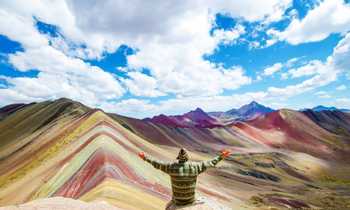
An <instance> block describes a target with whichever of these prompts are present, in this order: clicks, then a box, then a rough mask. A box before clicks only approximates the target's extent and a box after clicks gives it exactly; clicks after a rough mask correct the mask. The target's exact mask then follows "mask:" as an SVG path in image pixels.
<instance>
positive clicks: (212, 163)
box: [198, 150, 230, 173]
mask: <svg viewBox="0 0 350 210" xmlns="http://www.w3.org/2000/svg"><path fill="white" fill-rule="evenodd" d="M228 156H230V152H229V151H228V150H222V151H221V154H220V155H218V156H216V157H214V158H213V159H211V160H207V161H202V162H200V164H199V165H198V166H199V168H198V172H199V173H202V172H204V171H205V170H207V169H208V168H213V167H215V166H216V165H217V164H218V163H219V162H220V161H222V160H223V159H224V158H226V157H228Z"/></svg>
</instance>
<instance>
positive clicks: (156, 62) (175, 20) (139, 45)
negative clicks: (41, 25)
mask: <svg viewBox="0 0 350 210" xmlns="http://www.w3.org/2000/svg"><path fill="white" fill-rule="evenodd" d="M290 3H291V1H290V0H284V1H278V0H268V1H264V2H263V3H262V2H261V3H259V2H256V1H250V0H249V1H244V2H240V3H238V2H227V1H216V2H212V1H206V2H202V1H180V2H177V3H176V4H173V3H172V2H169V1H152V2H147V1H141V0H131V1H127V2H125V1H118V0H107V1H103V2H98V4H96V1H81V0H70V1H59V0H54V1H40V2H32V1H22V0H17V1H9V2H4V3H3V4H2V5H1V8H2V10H1V11H2V13H0V14H1V15H2V16H3V18H1V21H2V22H1V23H2V24H1V28H2V30H1V31H0V32H1V33H4V34H6V35H7V36H9V37H10V38H11V39H13V40H16V41H18V42H20V43H21V44H23V45H24V47H25V52H24V53H22V54H16V55H14V56H11V59H10V61H11V62H12V63H14V64H15V66H16V67H17V68H18V69H19V70H20V71H26V70H28V69H30V68H37V69H38V70H39V71H43V72H45V74H50V72H51V73H52V72H53V71H54V69H55V70H57V68H58V67H59V66H62V68H61V69H59V71H62V69H63V68H65V67H68V68H70V70H71V72H70V73H71V74H79V73H77V72H83V71H84V72H89V70H90V69H92V71H93V72H97V74H99V76H97V77H96V78H102V77H105V78H107V84H108V86H107V88H106V89H107V90H105V92H106V94H102V95H103V96H104V97H105V98H111V97H119V96H121V95H122V93H123V88H122V87H121V86H120V84H119V83H118V81H117V80H116V79H115V78H113V76H112V75H110V74H109V73H103V70H102V69H98V68H97V67H92V66H89V65H88V64H84V63H83V61H82V60H81V61H79V58H90V59H91V58H97V59H100V58H101V56H102V55H103V53H106V52H113V51H114V50H116V49H117V48H118V47H119V46H120V45H121V44H126V45H128V46H130V47H132V48H135V49H137V53H136V54H134V55H130V56H128V59H127V60H128V68H127V69H128V70H130V71H136V72H138V71H141V69H143V68H148V69H150V75H142V74H140V73H130V74H128V75H129V78H127V79H125V80H123V81H124V82H123V84H124V85H125V86H126V88H127V89H128V90H129V91H130V92H131V93H132V94H135V95H136V96H148V97H156V96H161V95H164V94H179V95H180V96H188V95H197V94H199V95H216V94H220V93H222V92H223V91H224V90H226V89H228V90H233V89H236V88H239V87H240V86H241V85H245V84H249V83H250V81H251V79H250V78H249V77H248V76H246V75H245V72H244V70H243V69H242V68H240V67H232V68H227V69H226V68H223V67H222V66H218V65H214V64H212V63H210V62H208V61H206V60H204V58H203V56H204V55H208V54H211V53H213V52H214V51H215V50H216V48H217V47H218V45H219V44H220V43H222V44H229V43H230V42H232V41H234V40H235V39H237V38H239V36H240V35H241V34H243V33H244V28H243V27H242V26H237V27H236V28H234V29H232V30H227V31H220V30H218V31H216V32H214V35H210V33H209V32H210V30H211V29H212V26H213V21H214V15H215V14H217V13H224V14H226V15H229V16H232V17H238V18H243V19H246V20H248V21H264V22H270V21H276V20H279V19H280V18H281V17H282V14H283V11H284V10H285V9H286V8H287V7H288V6H289V5H290ZM33 16H35V17H36V18H37V19H39V20H41V21H43V22H46V23H49V24H53V25H56V26H58V29H59V30H60V33H61V34H63V35H64V39H63V37H58V38H52V37H51V38H50V37H46V36H43V35H42V34H40V33H39V32H38V31H37V30H36V29H35V27H34V22H33ZM8 20H9V21H8ZM11 27H13V28H11ZM28 37H30V39H29V38H28ZM48 39H49V40H50V42H51V46H47V45H48ZM70 43H74V44H75V46H78V47H76V48H74V49H71V48H70V46H69V44H70ZM81 45H82V46H85V47H79V46H81ZM43 46H44V49H43V50H42V52H40V51H41V49H39V48H41V47H43ZM45 46H46V47H45ZM33 48H37V49H36V50H34V49H33ZM49 51H52V52H53V54H54V55H55V56H58V58H53V57H54V56H51V57H50V56H48V55H46V54H45V55H43V54H44V52H47V53H49ZM59 52H61V53H59ZM40 56H42V57H43V58H46V59H38V57H40ZM31 59H33V61H32V62H31V61H30V60H31ZM51 59H52V60H51ZM74 59H78V60H74ZM34 61H35V62H34ZM60 62H65V63H64V64H63V65H62V64H61V63H60ZM67 65H68V66H67ZM74 65H78V66H77V67H76V66H74ZM49 69H51V70H52V71H51V70H50V72H49ZM75 69H78V70H75ZM82 69H85V70H82ZM41 75H43V74H39V76H41ZM88 75H90V74H88ZM87 77H88V78H86V79H83V76H82V75H80V76H79V77H72V78H76V79H78V78H79V80H78V81H82V80H86V81H84V84H86V83H87V81H90V82H91V83H96V84H100V83H99V82H98V81H96V80H94V77H91V76H87ZM72 78H71V79H72ZM12 82H14V81H12ZM90 86H91V85H89V86H88V87H90ZM145 86H147V88H145ZM93 92H96V97H97V95H100V94H99V93H98V91H93ZM107 93H108V94H107ZM112 93H113V94H112ZM107 96H108V97H107ZM100 99H101V98H100ZM94 101H98V99H96V100H94Z"/></svg>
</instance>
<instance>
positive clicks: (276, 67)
mask: <svg viewBox="0 0 350 210" xmlns="http://www.w3.org/2000/svg"><path fill="white" fill-rule="evenodd" d="M282 67H283V65H282V63H275V64H274V65H272V66H269V67H267V68H266V69H264V71H263V74H264V75H265V76H270V75H272V74H274V73H276V72H278V71H280V70H281V69H282Z"/></svg>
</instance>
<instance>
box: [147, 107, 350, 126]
mask: <svg viewBox="0 0 350 210" xmlns="http://www.w3.org/2000/svg"><path fill="white" fill-rule="evenodd" d="M307 110H312V111H314V112H323V111H340V112H349V111H350V110H348V109H338V108H336V107H326V106H321V105H320V106H316V107H314V108H312V109H302V110H300V111H301V112H303V111H307ZM275 111H277V110H274V109H272V108H270V107H267V106H264V105H262V104H259V103H258V102H256V101H252V102H250V103H249V104H246V105H243V106H241V107H240V108H238V109H230V110H228V111H226V112H222V111H217V112H205V111H203V110H202V109H201V108H197V109H195V110H192V111H190V112H187V113H185V114H182V115H164V114H160V115H157V116H154V117H152V118H145V119H143V120H144V121H147V122H152V123H156V124H163V125H166V126H169V127H181V128H188V127H198V128H214V127H220V126H225V125H228V124H231V123H234V122H238V121H248V120H253V119H255V118H257V117H259V116H262V115H266V114H268V113H271V112H275Z"/></svg>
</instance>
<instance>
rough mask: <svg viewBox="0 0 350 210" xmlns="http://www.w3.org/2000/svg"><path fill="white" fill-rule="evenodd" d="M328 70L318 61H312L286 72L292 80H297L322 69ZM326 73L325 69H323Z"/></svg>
mask: <svg viewBox="0 0 350 210" xmlns="http://www.w3.org/2000/svg"><path fill="white" fill-rule="evenodd" d="M324 68H328V67H327V66H325V65H324V64H323V63H322V62H321V61H319V60H312V61H309V62H308V63H307V64H306V65H304V66H300V67H298V68H293V69H290V70H288V74H289V75H290V76H291V77H292V78H298V77H302V76H310V75H315V74H317V73H318V72H320V71H322V69H324ZM324 70H325V71H327V69H324Z"/></svg>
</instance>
